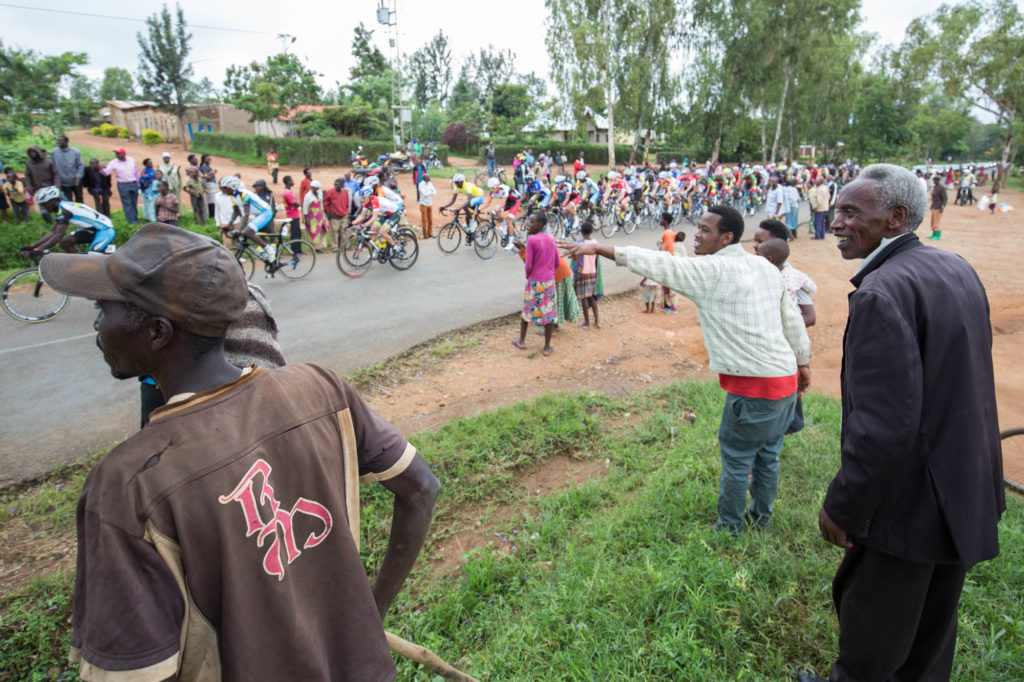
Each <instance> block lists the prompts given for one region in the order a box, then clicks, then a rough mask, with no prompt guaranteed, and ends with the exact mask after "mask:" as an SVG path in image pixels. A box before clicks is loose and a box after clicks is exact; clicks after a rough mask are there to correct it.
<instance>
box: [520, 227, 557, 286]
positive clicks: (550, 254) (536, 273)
mask: <svg viewBox="0 0 1024 682" xmlns="http://www.w3.org/2000/svg"><path fill="white" fill-rule="evenodd" d="M557 267H558V245H557V244H555V238H554V237H553V236H551V235H550V234H549V233H547V232H538V233H537V234H533V235H530V237H529V238H528V239H527V240H526V279H528V280H530V281H532V282H549V281H551V280H553V279H554V278H555V268H557Z"/></svg>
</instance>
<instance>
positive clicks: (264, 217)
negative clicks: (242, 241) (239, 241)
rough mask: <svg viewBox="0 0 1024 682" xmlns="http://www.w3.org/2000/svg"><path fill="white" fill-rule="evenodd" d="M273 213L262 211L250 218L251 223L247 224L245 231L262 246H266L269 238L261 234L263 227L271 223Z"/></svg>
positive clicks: (248, 236)
mask: <svg viewBox="0 0 1024 682" xmlns="http://www.w3.org/2000/svg"><path fill="white" fill-rule="evenodd" d="M271 217H272V216H271V215H270V213H269V212H267V213H261V214H260V215H257V216H253V217H252V218H250V219H249V223H248V224H247V225H246V226H245V230H243V233H244V234H245V236H246V237H247V238H248V239H249V240H250V241H253V242H255V243H256V244H258V245H259V246H261V247H264V248H266V246H267V240H266V239H264V238H263V236H262V235H260V234H259V232H260V231H261V230H263V228H265V227H266V226H267V225H269V224H270V219H271Z"/></svg>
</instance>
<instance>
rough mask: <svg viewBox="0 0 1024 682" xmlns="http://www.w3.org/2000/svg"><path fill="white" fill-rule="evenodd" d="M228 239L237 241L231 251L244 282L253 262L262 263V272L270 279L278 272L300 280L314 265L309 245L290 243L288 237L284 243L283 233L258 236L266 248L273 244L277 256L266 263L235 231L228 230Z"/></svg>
mask: <svg viewBox="0 0 1024 682" xmlns="http://www.w3.org/2000/svg"><path fill="white" fill-rule="evenodd" d="M230 234H231V237H233V238H237V239H238V245H237V246H236V247H234V253H235V260H237V261H238V265H239V266H240V267H241V268H242V272H244V273H245V278H246V279H248V280H251V279H252V276H253V274H254V273H255V272H256V261H262V262H263V269H264V271H265V272H266V277H268V278H273V277H274V275H275V274H276V273H278V272H280V273H281V274H282V275H284V276H285V277H287V278H288V279H302V278H303V277H305V276H306V275H308V274H309V273H310V272H312V271H313V266H314V265H316V249H315V248H314V247H313V244H311V243H310V242H308V241H307V240H305V239H292V238H290V237H288V240H287V241H285V235H284V233H283V232H277V233H273V232H266V233H264V232H260V233H258V234H259V235H260V236H261V237H263V238H264V239H265V240H266V241H267V243H268V244H274V245H275V247H276V250H277V253H276V254H275V256H274V260H272V261H271V260H267V259H266V258H264V257H263V256H261V255H259V254H258V253H257V252H256V248H255V247H254V246H253V245H252V244H251V243H250V238H249V237H247V236H246V235H245V234H244V233H242V232H239V231H238V230H231V233H230Z"/></svg>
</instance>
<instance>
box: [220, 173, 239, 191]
mask: <svg viewBox="0 0 1024 682" xmlns="http://www.w3.org/2000/svg"><path fill="white" fill-rule="evenodd" d="M220 186H221V187H227V188H228V189H232V190H234V191H236V192H237V191H238V190H239V188H241V186H242V182H241V180H239V179H238V178H236V177H235V176H234V175H229V176H227V177H225V178H221V179H220Z"/></svg>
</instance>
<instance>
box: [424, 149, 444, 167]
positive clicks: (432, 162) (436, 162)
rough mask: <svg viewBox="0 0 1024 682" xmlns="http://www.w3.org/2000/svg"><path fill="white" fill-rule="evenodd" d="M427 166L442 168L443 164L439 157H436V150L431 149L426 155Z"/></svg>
mask: <svg viewBox="0 0 1024 682" xmlns="http://www.w3.org/2000/svg"><path fill="white" fill-rule="evenodd" d="M424 165H426V167H427V168H444V164H443V163H441V159H439V158H437V150H436V149H433V148H432V149H431V150H430V156H428V157H427V160H426V163H425V164H424Z"/></svg>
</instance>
